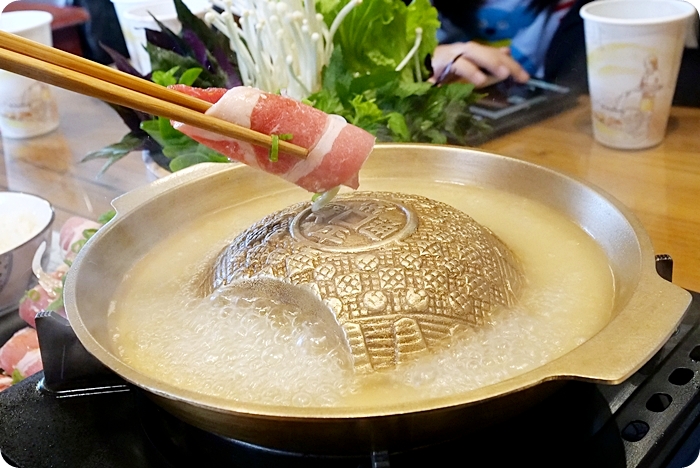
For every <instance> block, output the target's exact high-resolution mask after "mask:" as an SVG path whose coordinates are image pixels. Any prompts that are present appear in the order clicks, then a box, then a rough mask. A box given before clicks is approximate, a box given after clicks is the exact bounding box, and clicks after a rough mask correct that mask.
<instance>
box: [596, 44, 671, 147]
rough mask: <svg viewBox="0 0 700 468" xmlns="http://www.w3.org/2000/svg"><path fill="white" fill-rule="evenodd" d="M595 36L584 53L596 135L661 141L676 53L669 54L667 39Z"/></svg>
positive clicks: (620, 143) (628, 142) (637, 142)
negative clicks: (597, 40) (655, 43)
mask: <svg viewBox="0 0 700 468" xmlns="http://www.w3.org/2000/svg"><path fill="white" fill-rule="evenodd" d="M600 42H601V43H602V44H601V43H599V44H598V47H594V48H591V49H592V50H590V52H589V53H588V65H589V71H588V80H589V85H590V93H591V106H592V111H593V112H592V117H593V127H594V131H595V134H596V139H597V140H598V141H600V142H602V143H604V144H609V145H610V146H613V147H616V148H643V147H648V146H650V145H652V144H656V143H658V142H660V141H661V139H662V138H663V134H664V133H665V130H666V122H667V120H668V112H669V109H670V106H671V100H672V99H673V92H674V89H675V76H676V74H677V70H678V64H679V62H680V57H679V58H675V57H672V56H669V55H673V54H669V53H668V52H667V50H666V49H664V47H663V46H668V48H669V49H670V48H671V47H670V44H661V45H660V46H659V47H656V46H653V45H650V44H643V43H637V42H627V41H625V42H621V41H611V42H607V41H605V40H601V41H600ZM640 42H641V41H640ZM660 42H661V41H660ZM664 42H665V41H664Z"/></svg>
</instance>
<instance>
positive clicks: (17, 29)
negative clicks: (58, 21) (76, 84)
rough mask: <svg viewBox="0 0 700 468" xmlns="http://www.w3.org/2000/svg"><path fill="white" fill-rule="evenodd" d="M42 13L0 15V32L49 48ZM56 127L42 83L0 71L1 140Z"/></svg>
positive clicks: (55, 115)
mask: <svg viewBox="0 0 700 468" xmlns="http://www.w3.org/2000/svg"><path fill="white" fill-rule="evenodd" d="M52 20H53V16H52V15H51V14H50V13H47V12H45V11H11V12H7V13H2V14H0V30H2V31H6V32H10V33H13V34H17V35H18V36H22V37H24V38H26V39H30V40H32V41H35V42H39V43H41V44H44V45H48V46H52V45H53V42H52V39H51V21H52ZM56 128H58V108H57V106H56V101H55V99H54V97H53V95H52V94H51V89H50V87H49V86H48V85H47V84H46V83H41V82H39V81H35V80H32V79H30V78H25V77H23V76H20V75H15V74H14V73H10V72H7V71H5V70H0V133H2V136H3V138H30V137H34V136H38V135H44V134H46V133H49V132H51V131H53V130H56Z"/></svg>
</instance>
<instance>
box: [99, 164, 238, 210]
mask: <svg viewBox="0 0 700 468" xmlns="http://www.w3.org/2000/svg"><path fill="white" fill-rule="evenodd" d="M229 167H230V165H229V164H221V163H200V164H195V165H194V166H190V167H188V168H185V169H182V170H181V171H177V172H175V173H173V174H170V175H168V176H166V177H163V178H162V179H158V180H156V181H154V182H152V183H150V184H148V185H144V186H143V187H138V188H136V189H134V190H131V191H130V192H127V193H125V194H123V195H121V196H119V197H117V198H115V199H114V200H112V207H113V208H114V209H115V210H116V212H117V215H124V214H126V213H129V212H131V211H133V210H134V209H136V208H137V207H139V206H140V205H142V204H143V203H145V202H147V201H148V200H149V199H151V198H153V197H154V196H157V195H160V194H162V193H165V192H167V191H169V190H173V189H174V188H175V187H178V186H180V185H183V184H187V183H189V182H192V181H194V180H197V179H200V178H202V177H206V176H208V175H211V174H214V173H216V172H219V171H221V170H224V169H227V168H229Z"/></svg>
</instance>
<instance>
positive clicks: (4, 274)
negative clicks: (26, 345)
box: [0, 192, 54, 314]
mask: <svg viewBox="0 0 700 468" xmlns="http://www.w3.org/2000/svg"><path fill="white" fill-rule="evenodd" d="M53 219H54V211H53V207H52V206H51V204H50V203H49V202H48V201H46V200H44V199H43V198H40V197H37V196H35V195H30V194H28V193H20V192H0V314H2V313H4V312H7V311H9V310H12V309H15V308H17V306H18V304H19V301H20V299H21V298H22V296H23V295H24V293H25V291H26V290H27V289H29V288H30V287H31V286H32V284H33V282H34V274H33V273H32V260H33V258H34V254H35V253H36V250H37V249H38V248H39V246H40V245H41V243H42V242H44V241H46V243H47V246H48V244H50V240H51V225H52V224H53ZM49 250H50V249H48V248H47V249H46V252H48V251H49ZM47 263H48V253H45V254H44V258H43V259H42V266H43V267H44V268H46V264H47Z"/></svg>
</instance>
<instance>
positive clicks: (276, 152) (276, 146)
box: [270, 135, 280, 162]
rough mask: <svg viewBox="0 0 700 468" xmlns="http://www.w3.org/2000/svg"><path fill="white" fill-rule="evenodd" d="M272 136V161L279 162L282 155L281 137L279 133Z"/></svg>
mask: <svg viewBox="0 0 700 468" xmlns="http://www.w3.org/2000/svg"><path fill="white" fill-rule="evenodd" d="M270 136H271V137H272V146H271V147H270V161H272V162H277V161H278V160H279V157H280V137H279V135H270Z"/></svg>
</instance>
